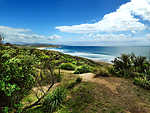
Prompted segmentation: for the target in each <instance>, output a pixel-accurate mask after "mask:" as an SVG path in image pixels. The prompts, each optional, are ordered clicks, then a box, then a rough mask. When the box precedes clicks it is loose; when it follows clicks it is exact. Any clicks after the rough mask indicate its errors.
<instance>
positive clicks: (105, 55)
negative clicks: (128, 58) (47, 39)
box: [44, 46, 150, 63]
mask: <svg viewBox="0 0 150 113" xmlns="http://www.w3.org/2000/svg"><path fill="white" fill-rule="evenodd" d="M44 49H46V50H54V51H59V52H62V53H65V54H69V55H73V56H80V57H84V58H88V59H92V60H96V61H104V62H109V63H110V62H111V61H112V60H113V59H114V58H115V57H118V56H120V55H121V54H123V53H125V54H130V53H134V54H135V55H137V56H145V57H147V58H148V59H149V58H150V46H133V47H132V46H120V47H114V46H113V47H111V46H60V47H59V48H44Z"/></svg>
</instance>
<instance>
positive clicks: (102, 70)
mask: <svg viewBox="0 0 150 113" xmlns="http://www.w3.org/2000/svg"><path fill="white" fill-rule="evenodd" d="M95 74H96V75H95V77H99V76H103V77H109V76H110V73H109V72H108V70H107V69H106V68H99V69H97V70H96V71H95Z"/></svg>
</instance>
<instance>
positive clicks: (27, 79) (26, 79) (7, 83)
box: [0, 50, 36, 109]
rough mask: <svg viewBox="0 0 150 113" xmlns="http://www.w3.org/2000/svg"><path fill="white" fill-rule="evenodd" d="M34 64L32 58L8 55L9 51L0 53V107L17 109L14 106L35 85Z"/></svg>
mask: <svg viewBox="0 0 150 113" xmlns="http://www.w3.org/2000/svg"><path fill="white" fill-rule="evenodd" d="M11 51H12V50H11ZM5 58H6V59H7V60H5ZM35 64H36V61H35V58H34V56H28V55H17V56H15V55H14V54H9V50H5V51H1V53H0V92H1V93H0V101H1V103H0V106H2V107H6V106H7V107H8V108H11V109H14V108H15V109H17V107H16V106H15V105H16V104H19V103H20V100H21V99H22V98H23V97H24V96H25V95H26V94H27V93H28V91H29V90H30V89H31V88H32V87H33V85H34V83H35V80H34V77H35V68H34V65H35Z"/></svg>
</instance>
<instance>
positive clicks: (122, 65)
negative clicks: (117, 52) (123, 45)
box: [112, 54, 150, 77]
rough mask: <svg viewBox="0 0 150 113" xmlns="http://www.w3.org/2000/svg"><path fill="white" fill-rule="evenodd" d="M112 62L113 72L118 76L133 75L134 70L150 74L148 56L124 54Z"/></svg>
mask: <svg viewBox="0 0 150 113" xmlns="http://www.w3.org/2000/svg"><path fill="white" fill-rule="evenodd" d="M112 62H113V72H114V73H115V74H116V75H118V76H124V77H132V76H130V75H131V73H132V72H138V73H146V74H150V71H149V70H150V63H149V62H148V61H147V59H146V57H142V56H137V57H136V56H135V55H134V54H129V55H125V54H122V55H121V57H117V58H115V60H114V61H112Z"/></svg>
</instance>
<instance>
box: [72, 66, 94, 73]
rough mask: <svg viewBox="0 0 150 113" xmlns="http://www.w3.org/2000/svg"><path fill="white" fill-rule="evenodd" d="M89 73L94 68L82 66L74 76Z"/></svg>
mask: <svg viewBox="0 0 150 113" xmlns="http://www.w3.org/2000/svg"><path fill="white" fill-rule="evenodd" d="M88 72H92V68H91V67H90V66H88V65H83V66H80V67H78V68H77V69H76V70H75V72H74V74H82V73H88Z"/></svg>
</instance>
